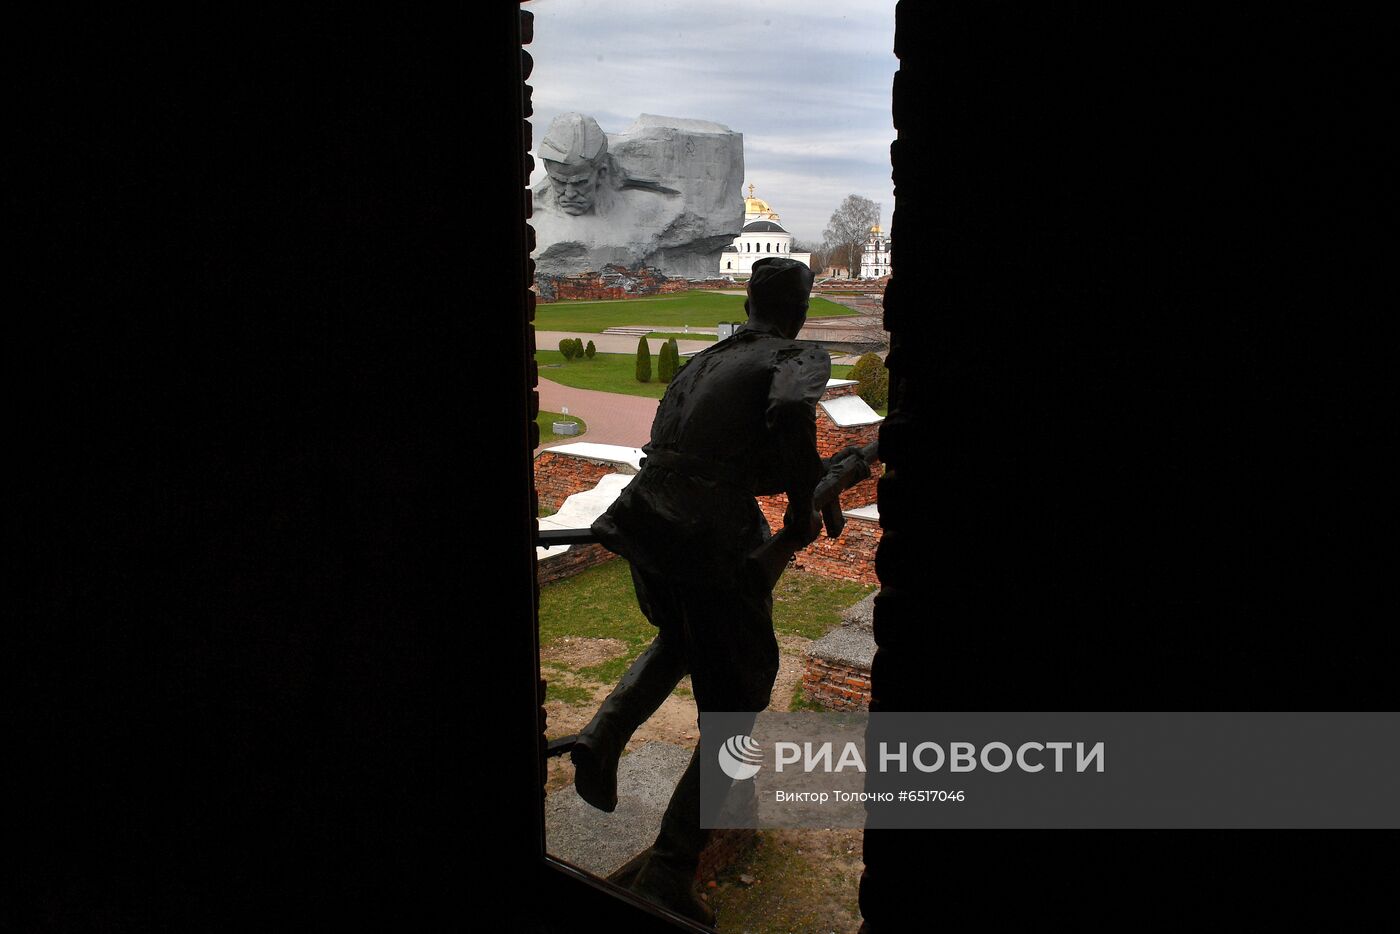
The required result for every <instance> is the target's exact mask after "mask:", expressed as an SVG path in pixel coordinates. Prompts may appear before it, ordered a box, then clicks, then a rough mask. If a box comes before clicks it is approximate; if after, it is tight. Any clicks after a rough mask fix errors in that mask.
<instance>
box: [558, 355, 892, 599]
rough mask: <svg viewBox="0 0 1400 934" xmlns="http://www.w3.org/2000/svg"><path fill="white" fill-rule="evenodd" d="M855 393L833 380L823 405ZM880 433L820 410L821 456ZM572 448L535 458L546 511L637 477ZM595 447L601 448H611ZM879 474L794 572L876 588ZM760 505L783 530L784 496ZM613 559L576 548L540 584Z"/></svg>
mask: <svg viewBox="0 0 1400 934" xmlns="http://www.w3.org/2000/svg"><path fill="white" fill-rule="evenodd" d="M855 388H856V386H855V383H854V382H852V381H850V380H834V381H833V383H832V385H830V386H828V387H827V389H826V391H825V392H824V393H823V394H822V397H821V402H829V401H831V400H834V399H840V398H843V397H847V396H853V395H855ZM877 418H878V417H877ZM879 431H880V422H879V421H878V420H876V421H871V422H868V423H865V424H859V425H845V426H843V425H840V424H838V423H837V422H836V421H835V420H834V419H833V418H832V417H831V415H830V414H829V413H828V412H827V411H826V410H825V409H824V408H823V407H822V406H821V405H820V404H819V405H818V406H817V450H818V452H819V453H820V454H821V456H822V457H830V456H831V455H832V454H835V453H836V452H837V451H839V450H841V449H842V448H845V447H848V446H851V445H866V444H869V443H870V442H871V441H874V440H875V439H876V438H877V437H878V435H879ZM572 447H573V446H572V445H566V446H562V447H559V448H546V449H545V450H543V451H541V452H539V454H537V455H536V457H535V491H536V495H537V497H538V499H539V505H540V506H541V507H544V508H547V509H549V510H551V511H557V510H559V509H560V508H561V507H562V506H563V504H564V501H565V500H566V499H568V498H569V497H570V496H572V495H574V494H576V493H586V492H588V491H589V490H592V489H594V488H595V487H597V486H598V484H599V482H600V481H601V480H602V479H603V478H604V477H606V476H608V475H610V474H635V473H636V472H637V471H636V468H634V467H632V466H631V464H629V463H626V462H625V457H623V456H621V455H619V456H618V458H617V459H615V460H613V459H603V458H600V457H588V456H581V455H580V454H577V453H573V452H572V451H571V450H570V448H572ZM594 447H596V448H599V449H602V448H605V447H609V446H605V445H596V446H594ZM617 450H618V451H619V452H622V451H630V450H632V449H627V448H618V449H617ZM880 471H881V466H880V464H879V462H878V461H877V462H876V464H875V465H874V468H873V470H872V476H871V477H870V478H869V479H868V480H863V481H861V482H860V483H858V484H856V485H855V486H854V487H852V488H851V489H849V490H847V491H846V492H845V493H844V494H843V495H842V497H841V508H842V510H843V512H844V513H845V514H846V525H845V528H844V529H843V530H842V532H841V534H840V535H839V536H838V537H836V538H834V539H833V538H827V537H826V534H825V532H823V533H822V536H821V537H820V538H818V539H817V540H816V541H815V542H813V543H812V544H811V545H809V546H807V548H805V549H803V550H802V551H801V552H799V553H798V554H797V556H796V557H795V558H794V559H793V564H792V566H793V567H795V568H797V569H799V570H804V571H810V572H812V573H814V574H820V575H822V576H823V577H829V578H833V579H837V580H847V581H857V582H859V583H862V584H874V583H877V579H876V576H875V551H876V549H877V547H878V546H879V544H880V538H881V536H882V534H883V532H882V530H881V528H880V521H879V514H878V511H877V510H875V509H870V508H864V507H871V506H874V504H875V499H876V490H877V484H878V481H879V475H880ZM758 506H759V509H760V510H762V512H763V515H764V518H765V519H766V520H767V521H768V525H769V528H772V529H779V528H781V527H782V522H783V512H784V510H786V508H787V497H786V496H785V495H783V494H778V495H776V496H760V497H758ZM853 511H854V514H852V512H853ZM610 556H611V553H610V552H607V551H605V550H603V549H602V546H601V545H576V546H574V547H573V548H571V549H569V550H568V551H566V552H562V553H557V554H554V555H550V556H548V557H547V558H543V559H541V561H540V565H539V581H540V583H542V584H543V583H547V582H549V581H554V580H560V579H562V578H565V577H569V576H571V575H573V574H577V573H578V572H580V571H582V570H585V569H587V568H590V567H595V566H597V565H598V564H601V563H602V562H604V561H606V560H608V558H609V557H610Z"/></svg>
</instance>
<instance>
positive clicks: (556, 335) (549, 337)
mask: <svg viewBox="0 0 1400 934" xmlns="http://www.w3.org/2000/svg"><path fill="white" fill-rule="evenodd" d="M677 333H679V332H677ZM710 333H711V334H713V333H714V328H711V329H710ZM566 337H577V338H578V339H579V340H581V341H583V344H584V346H585V347H586V346H588V342H589V341H592V342H593V346H594V347H596V348H597V350H598V352H599V353H636V352H637V339H636V338H635V337H629V336H628V335H626V334H585V333H583V332H581V331H580V332H575V331H536V332H535V346H536V347H538V348H539V349H540V350H558V349H559V342H560V341H561V340H563V339H564V338H566ZM714 344H715V342H714V341H686V340H681V339H680V338H676V349H677V350H679V351H680V352H681V353H685V352H687V351H690V350H704V349H705V348H706V347H713V346H714ZM647 346H649V347H650V348H651V352H652V355H653V356H655V355H656V354H658V353H660V352H661V339H660V338H659V337H649V338H647ZM555 411H558V409H555Z"/></svg>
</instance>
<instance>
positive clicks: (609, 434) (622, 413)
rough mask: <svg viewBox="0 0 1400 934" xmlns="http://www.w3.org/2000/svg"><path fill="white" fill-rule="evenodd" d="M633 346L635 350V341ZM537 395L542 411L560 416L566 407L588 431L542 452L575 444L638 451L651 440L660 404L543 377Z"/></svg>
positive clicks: (555, 442) (641, 398) (561, 441)
mask: <svg viewBox="0 0 1400 934" xmlns="http://www.w3.org/2000/svg"><path fill="white" fill-rule="evenodd" d="M633 346H634V347H635V346H636V342H635V341H634V342H633ZM539 391H540V410H541V411H544V412H561V411H563V407H564V406H566V405H567V406H568V407H569V414H570V415H577V416H578V417H579V418H581V419H583V420H584V421H585V422H587V423H588V430H587V431H586V432H584V433H583V434H581V435H579V436H578V437H575V438H561V439H559V440H558V441H551V442H549V443H547V444H542V445H540V447H541V448H548V447H553V446H554V445H556V444H570V443H572V442H574V441H592V442H594V443H595V444H621V445H624V446H625V447H629V448H639V447H641V446H642V445H643V444H645V443H646V442H647V441H648V440H650V438H651V420H652V419H653V418H655V417H656V407H657V405H659V404H660V402H659V400H657V399H647V398H645V397H644V396H627V395H623V394H622V393H617V392H597V391H595V390H592V389H574V388H573V387H572V386H561V385H559V384H558V383H553V382H550V381H549V380H548V379H545V378H543V377H541V378H540V385H539Z"/></svg>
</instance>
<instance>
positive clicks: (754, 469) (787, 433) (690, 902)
mask: <svg viewBox="0 0 1400 934" xmlns="http://www.w3.org/2000/svg"><path fill="white" fill-rule="evenodd" d="M812 279H813V275H812V271H811V270H810V269H809V268H808V267H807V266H806V265H805V264H803V263H800V262H798V261H796V260H792V259H787V258H780V257H771V258H765V259H761V260H759V261H758V262H756V263H754V266H753V276H752V278H751V279H750V280H749V283H748V299H747V301H746V302H745V304H744V307H745V309H746V310H747V312H748V316H749V318H748V323H747V324H745V325H744V326H743V327H741V328H740V329H739V330H738V331H736V332H735V334H734V336H733V337H731V338H730V339H728V340H725V341H721V342H719V343H717V344H716V345H715V346H713V347H710V348H708V349H706V350H705V351H703V352H701V353H699V354H697V355H696V356H695V357H694V358H693V359H692V360H691V361H690V363H689V364H687V365H686V366H685V367H684V368H682V370H681V371H680V373H679V374H677V376H676V378H675V379H674V380H673V381H672V383H671V385H670V386H669V387H668V389H667V391H666V395H665V397H664V398H663V399H662V400H661V404H660V406H659V407H658V409H657V412H656V418H655V420H654V421H653V423H652V428H651V440H650V442H649V443H648V444H647V445H646V446H645V447H644V448H643V451H644V453H645V454H646V459H645V460H644V461H643V462H642V469H641V472H640V473H639V474H638V475H637V477H636V478H635V479H634V480H633V481H632V482H631V483H630V484H629V485H628V486H627V487H626V488H625V489H624V490H623V491H622V493H621V494H620V495H619V496H618V498H617V500H616V501H614V503H613V505H612V506H611V507H610V508H609V509H608V510H607V511H606V512H605V513H604V514H603V515H602V516H600V517H599V518H598V519H597V521H595V522H594V523H593V531H594V533H595V534H596V535H597V537H598V539H599V540H600V541H601V542H602V543H603V544H604V545H605V546H607V547H608V548H609V549H610V550H612V551H614V552H616V553H617V554H619V555H622V556H623V557H625V558H627V560H628V561H629V562H630V563H631V566H632V580H633V583H634V585H635V587H636V592H637V602H638V603H639V604H640V605H641V609H642V612H643V613H644V614H646V617H647V619H648V620H650V621H651V623H652V624H653V625H654V626H656V628H657V630H658V632H657V635H656V638H655V640H654V641H653V642H652V643H651V645H650V646H649V647H648V648H647V649H646V650H645V651H644V652H643V653H642V654H641V655H640V656H639V657H638V658H637V660H636V661H635V662H633V663H632V666H631V667H630V668H629V669H628V670H627V672H626V674H624V675H623V676H622V679H621V680H620V681H619V682H618V685H617V687H616V688H615V689H614V690H613V692H612V693H611V694H610V695H608V697H607V699H606V700H604V701H603V704H602V706H601V707H600V708H599V710H598V713H597V715H596V716H594V718H593V720H592V721H591V722H590V723H589V724H588V726H587V727H585V728H584V729H583V731H582V732H581V733H580V734H579V736H578V738H577V741H576V742H575V744H574V747H573V750H572V758H573V762H574V767H575V772H574V786H575V788H576V789H577V791H578V793H579V796H580V797H582V798H583V799H584V800H585V801H587V802H588V803H589V804H591V805H593V806H594V807H596V808H600V809H601V810H604V811H612V810H613V809H614V808H615V807H616V806H617V765H618V759H619V758H620V757H621V755H622V750H623V747H624V745H625V744H626V743H627V740H628V738H629V737H631V735H632V733H633V732H634V731H635V730H636V729H637V728H638V727H639V726H640V725H641V724H642V723H643V722H645V721H646V719H647V718H648V717H649V716H651V714H652V713H653V712H655V711H656V709H657V708H658V707H660V706H661V703H662V702H663V701H664V700H665V699H666V697H667V696H668V695H669V694H670V693H671V691H672V690H673V689H674V688H675V686H676V684H677V683H678V682H679V681H680V679H681V678H683V677H684V676H685V675H686V674H687V673H688V674H689V675H690V678H691V685H692V687H693V690H694V695H695V704H696V707H697V708H698V709H699V710H701V711H736V712H738V711H745V712H752V713H754V714H755V715H757V713H758V712H759V711H762V710H764V709H765V708H766V707H767V706H768V703H769V700H770V692H771V691H772V688H773V680H774V678H775V677H776V675H777V672H778V643H777V639H776V638H775V636H774V634H773V619H772V610H773V596H772V586H773V580H772V579H769V578H768V577H767V576H766V575H764V574H761V573H754V568H753V566H752V565H753V563H752V562H749V563H748V564H747V565H746V561H747V560H748V559H749V557H750V555H751V554H753V553H754V552H755V550H756V549H758V548H759V546H760V545H763V544H764V542H765V541H766V540H768V539H769V538H770V531H769V528H768V524H767V522H766V521H765V520H764V517H763V514H762V512H760V510H759V508H758V503H757V502H756V501H755V499H754V497H755V495H763V494H774V493H786V494H787V496H788V508H787V512H786V514H785V515H784V518H783V523H784V524H783V529H782V530H781V531H780V532H779V533H778V538H780V539H786V541H784V542H782V545H783V547H782V548H780V549H779V550H780V551H783V552H787V553H789V554H790V553H795V552H796V551H798V550H800V549H801V548H803V547H805V546H806V545H807V544H809V543H810V542H812V541H813V540H814V539H815V538H816V537H817V535H818V533H819V532H820V529H821V525H822V519H821V516H820V515H819V514H818V512H817V511H816V510H815V509H814V508H813V491H814V488H815V487H816V485H817V482H818V480H820V479H821V477H822V475H823V470H824V465H823V461H822V459H821V456H820V455H819V454H818V451H817V443H816V402H817V400H818V399H819V398H820V397H821V394H822V391H823V390H824V389H825V387H826V383H827V380H828V378H829V377H830V374H831V357H830V355H829V354H828V353H827V352H826V351H825V350H823V349H821V348H820V347H817V346H816V345H814V344H809V343H804V342H800V341H798V340H796V337H797V333H798V331H799V330H800V329H801V327H802V324H803V322H804V321H805V320H806V318H807V304H808V295H809V293H810V291H811V287H812ZM775 544H776V543H775ZM698 756H699V748H698V747H697V749H696V751H695V753H694V754H692V756H691V759H690V763H689V765H688V767H687V768H686V771H685V774H684V775H683V776H682V777H681V780H680V781H679V782H678V783H677V785H676V790H675V793H674V794H673V795H672V797H671V801H670V804H669V805H668V807H667V809H666V814H665V817H664V818H663V819H662V822H661V830H660V833H659V834H658V835H657V838H656V842H655V844H653V846H652V847H651V848H650V849H649V850H648V851H646V853H645V854H644V855H643V859H642V861H641V862H640V868H639V869H638V870H637V872H636V875H635V877H634V878H633V880H632V881H631V883H630V888H631V889H632V890H633V891H635V892H637V893H638V894H640V895H642V896H643V897H644V898H647V899H649V900H651V901H653V902H656V903H658V904H661V905H664V906H666V907H668V908H670V909H672V910H674V911H676V912H678V913H680V914H683V915H686V916H687V917H690V918H694V919H696V920H699V921H701V922H703V923H707V924H712V923H713V922H714V914H713V912H712V911H711V910H710V908H709V907H708V906H707V905H706V904H705V903H704V902H703V901H702V900H701V899H700V898H699V897H698V896H697V895H696V893H695V890H694V877H695V872H696V868H697V866H698V863H699V857H700V851H701V849H702V848H703V847H704V845H705V842H706V839H707V838H708V836H709V831H708V830H705V829H702V828H701V827H700V803H699V802H700V794H699V790H700V789H699V784H700V770H699V759H698Z"/></svg>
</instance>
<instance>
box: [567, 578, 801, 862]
mask: <svg viewBox="0 0 1400 934" xmlns="http://www.w3.org/2000/svg"><path fill="white" fill-rule="evenodd" d="M632 582H633V584H634V586H635V587H636V591H637V602H638V603H639V604H640V605H641V608H642V612H643V613H644V614H645V615H646V617H647V619H648V620H650V621H651V623H652V625H654V626H656V628H657V630H658V632H657V635H656V638H655V639H654V640H652V643H651V645H650V646H648V647H647V649H646V650H645V651H644V652H642V654H641V655H640V656H638V657H637V660H636V661H634V662H633V663H632V665H631V667H630V668H628V669H627V672H626V673H625V674H624V675H623V676H622V678H621V680H619V681H618V684H617V687H616V688H614V689H613V691H612V693H611V694H609V695H608V697H607V699H606V700H604V701H603V704H602V706H601V707H599V709H598V713H597V714H596V715H595V716H594V718H593V720H592V722H590V723H589V724H588V726H587V727H585V728H584V731H583V732H584V733H585V734H586V735H587V736H588V737H589V738H590V739H591V740H594V741H595V742H599V743H602V744H606V745H607V746H608V747H610V748H611V749H613V750H615V751H617V752H619V753H620V752H621V750H622V747H623V745H624V744H626V742H627V740H628V738H629V737H631V735H632V733H633V732H635V731H636V729H637V728H638V727H639V726H641V725H642V724H643V723H644V722H646V720H647V718H648V717H650V716H651V715H652V714H653V713H655V712H656V710H657V708H658V707H660V706H661V704H662V703H663V702H664V701H665V700H666V698H667V697H668V696H669V695H670V693H671V691H672V690H674V689H675V687H676V685H677V683H679V682H680V680H681V678H683V677H685V675H686V674H687V673H688V674H689V675H690V683H691V689H692V691H693V693H694V695H695V706H696V707H697V708H698V709H699V710H700V711H701V712H707V711H735V712H738V711H745V712H751V713H753V714H755V715H757V713H758V712H759V711H762V710H764V709H765V708H766V707H767V706H768V702H769V700H770V699H771V693H772V690H773V680H774V678H776V677H777V674H778V642H777V639H776V637H775V636H774V634H773V595H772V592H771V591H770V590H768V589H767V588H765V587H762V586H761V585H759V586H754V585H752V584H746V583H745V582H743V581H740V580H738V579H737V575H736V578H735V579H731V580H726V581H717V582H705V583H696V582H694V581H689V580H688V581H683V582H682V581H678V580H675V579H670V578H667V577H664V576H661V575H657V574H652V573H648V572H645V571H642V570H640V569H639V568H637V567H636V565H633V566H632ZM699 755H700V747H699V746H698V745H697V746H696V749H695V752H694V753H692V755H691V758H690V763H689V764H688V765H687V766H686V770H685V773H684V774H683V775H682V776H681V779H680V781H679V782H678V783H677V784H676V790H675V792H674V793H673V794H672V796H671V801H670V803H669V804H668V805H667V808H666V814H665V816H664V817H663V818H662V821H661V831H660V833H659V834H658V835H657V838H656V843H655V845H654V846H653V847H652V855H651V859H652V861H653V862H660V863H663V864H665V865H667V866H671V867H674V868H675V869H676V871H678V872H684V871H687V870H688V871H689V872H690V873H691V874H693V873H694V872H695V867H696V866H697V865H698V862H699V858H700V851H701V850H702V849H703V848H704V846H705V841H706V840H707V839H708V837H709V831H708V830H704V829H702V828H701V827H700V760H699Z"/></svg>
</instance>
